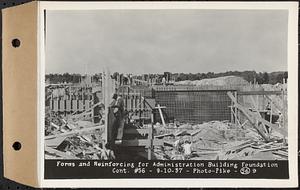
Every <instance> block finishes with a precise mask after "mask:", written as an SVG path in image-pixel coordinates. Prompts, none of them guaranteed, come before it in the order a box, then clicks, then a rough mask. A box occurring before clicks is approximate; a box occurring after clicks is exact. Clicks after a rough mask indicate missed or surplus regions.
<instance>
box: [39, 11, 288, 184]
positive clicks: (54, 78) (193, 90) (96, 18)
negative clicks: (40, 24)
mask: <svg viewBox="0 0 300 190" xmlns="http://www.w3.org/2000/svg"><path fill="white" fill-rule="evenodd" d="M44 22H45V24H44V25H45V29H44V32H45V33H44V35H45V76H44V77H45V78H44V80H45V89H44V90H45V110H44V111H45V117H44V123H45V126H44V148H45V149H44V159H45V168H46V173H45V177H47V175H48V174H49V173H51V171H52V169H51V167H52V166H53V167H54V166H55V167H58V168H60V169H59V170H56V174H58V173H60V172H59V171H61V170H64V168H65V166H66V167H69V166H72V167H73V166H74V165H72V164H74V163H72V162H68V160H73V161H74V160H75V162H76V164H77V163H79V166H84V167H89V166H91V165H93V166H97V164H99V165H101V163H103V162H102V161H104V162H106V163H114V162H118V161H122V163H123V162H124V163H123V164H125V165H126V164H128V165H130V162H137V163H143V162H144V161H145V162H147V161H151V163H156V161H163V163H175V162H176V163H189V162H191V163H193V164H196V165H197V163H200V162H201V161H205V164H208V165H207V166H208V167H210V165H213V166H214V167H216V168H217V169H216V170H211V171H210V173H214V174H217V173H226V172H229V170H227V169H228V168H230V167H233V168H234V169H233V170H231V171H230V172H231V173H232V172H233V173H236V174H230V175H229V177H230V176H235V177H236V176H237V175H240V176H239V177H238V178H241V177H245V176H247V175H246V174H249V173H250V174H253V175H255V173H256V172H257V171H256V169H253V170H251V171H250V169H249V168H251V167H255V168H261V167H266V168H271V170H269V174H268V175H267V174H266V173H264V174H261V173H260V174H258V175H262V176H264V177H265V178H272V176H271V175H270V173H273V174H272V175H274V176H273V177H275V178H288V164H287V161H288V159H289V156H288V155H289V137H288V129H289V122H288V96H287V94H288V92H287V91H288V88H287V86H288V84H289V72H288V22H289V11H288V10H284V9H252V10H251V9H111V10H110V9H103V10H47V11H45V15H44ZM245 160H246V161H249V162H251V163H249V164H250V166H249V165H247V163H246V164H245V163H244V162H242V161H245ZM108 161H110V162H108ZM211 161H212V162H211ZM218 161H221V162H218ZM234 161H238V163H239V164H241V167H242V169H241V170H236V169H237V166H236V165H235V164H236V163H235V162H234ZM259 161H261V163H260V162H259ZM278 162H280V163H284V165H283V166H279V165H280V164H278ZM47 163H52V165H51V166H49V167H47ZM159 163H160V162H159ZM214 164H215V165H214ZM251 164H252V165H251ZM76 166H77V165H76ZM152 166H153V165H152ZM201 166H202V165H201V164H200V165H197V167H198V168H197V167H196V169H195V167H191V170H188V171H184V172H185V173H191V174H187V176H189V177H191V175H193V174H198V175H200V174H202V173H205V172H206V171H204V170H203V171H202V169H201ZM205 166H206V165H205ZM239 166H240V165H239ZM248 166H249V167H248ZM126 167H128V166H126ZM129 167H130V166H129ZM203 167H204V165H203ZM279 167H282V168H281V169H280V170H281V171H282V172H281V173H280V172H279V173H277V172H275V168H277V169H278V168H279ZM47 168H48V169H47ZM158 168H159V167H158ZM220 168H221V169H220ZM224 168H225V169H226V171H225V169H224ZM132 169H134V167H133V166H132ZM176 169H177V170H178V171H177V170H174V171H173V170H172V171H171V170H170V171H164V170H166V169H165V168H161V169H157V168H156V169H155V171H156V173H157V174H158V173H165V174H166V173H172V172H173V174H174V175H172V177H173V176H175V174H176V173H181V172H182V171H181V170H180V169H182V168H176ZM272 169H274V170H272ZM70 171H71V170H70ZM128 171H129V170H126V169H124V170H123V169H120V170H115V171H114V170H113V171H112V174H111V176H110V174H109V176H110V177H112V176H113V175H114V173H116V175H117V176H118V177H120V176H121V175H122V174H124V176H125V177H126V174H128V173H130V172H128ZM149 172H150V173H151V171H149ZM230 172H229V173H230ZM54 173H55V172H54ZM70 173H72V175H75V174H74V173H73V172H69V174H70ZM133 173H134V174H139V173H144V172H143V171H139V169H137V168H135V169H134V172H133ZM56 174H49V175H50V176H52V177H50V178H51V179H52V178H54V179H55V177H54V175H56ZM241 174H243V175H241ZM76 175H77V174H76ZM99 175H100V174H99ZM101 175H102V174H101ZM103 175H104V174H103ZM103 175H102V177H103ZM149 175H150V174H149ZM208 175H209V174H208ZM124 176H121V178H122V177H124ZM178 176H179V175H178ZM178 176H177V177H178ZM94 177H95V176H94ZM94 177H92V178H94ZM148 177H149V176H148ZM150 177H151V175H150ZM152 177H153V176H152ZM179 177H180V176H179ZM112 178H113V177H112ZM254 178H255V177H254Z"/></svg>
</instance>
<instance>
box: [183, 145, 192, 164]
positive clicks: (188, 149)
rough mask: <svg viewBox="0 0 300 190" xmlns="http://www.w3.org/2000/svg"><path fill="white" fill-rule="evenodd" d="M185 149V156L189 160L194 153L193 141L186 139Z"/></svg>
mask: <svg viewBox="0 0 300 190" xmlns="http://www.w3.org/2000/svg"><path fill="white" fill-rule="evenodd" d="M183 149H184V158H185V159H186V160H188V159H189V158H191V155H192V142H191V141H189V140H186V141H185V142H184V145H183Z"/></svg>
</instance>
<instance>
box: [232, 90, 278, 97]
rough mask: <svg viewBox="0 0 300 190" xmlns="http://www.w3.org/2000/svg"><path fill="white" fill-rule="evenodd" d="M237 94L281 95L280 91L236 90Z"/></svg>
mask: <svg viewBox="0 0 300 190" xmlns="http://www.w3.org/2000/svg"><path fill="white" fill-rule="evenodd" d="M237 94H238V95H239V96H249V95H281V94H282V92H281V91H238V92H237Z"/></svg>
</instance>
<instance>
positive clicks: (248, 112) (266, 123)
mask: <svg viewBox="0 0 300 190" xmlns="http://www.w3.org/2000/svg"><path fill="white" fill-rule="evenodd" d="M227 94H228V96H229V97H230V98H231V99H232V100H233V101H234V98H233V95H232V93H231V92H227ZM234 103H235V106H236V107H237V108H238V109H239V110H241V111H242V112H243V113H244V115H245V116H246V117H247V118H248V120H249V121H250V123H253V121H252V119H253V118H251V112H250V111H248V110H246V108H244V107H243V106H242V105H240V104H238V103H237V102H234ZM256 119H257V120H258V121H260V122H261V123H262V124H264V125H267V126H269V127H271V128H272V129H274V130H275V131H277V132H279V133H280V134H282V135H284V136H287V131H285V130H284V129H282V128H279V126H277V125H276V124H273V123H270V122H269V121H267V120H265V119H263V118H261V117H257V118H256ZM255 128H256V127H255Z"/></svg>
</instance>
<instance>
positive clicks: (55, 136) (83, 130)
mask: <svg viewBox="0 0 300 190" xmlns="http://www.w3.org/2000/svg"><path fill="white" fill-rule="evenodd" d="M96 129H104V125H100V126H95V127H87V128H84V129H80V130H73V131H70V132H65V133H60V134H56V135H49V136H46V137H45V140H48V139H54V138H58V137H66V136H71V135H75V134H81V133H84V132H88V131H92V130H96Z"/></svg>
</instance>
